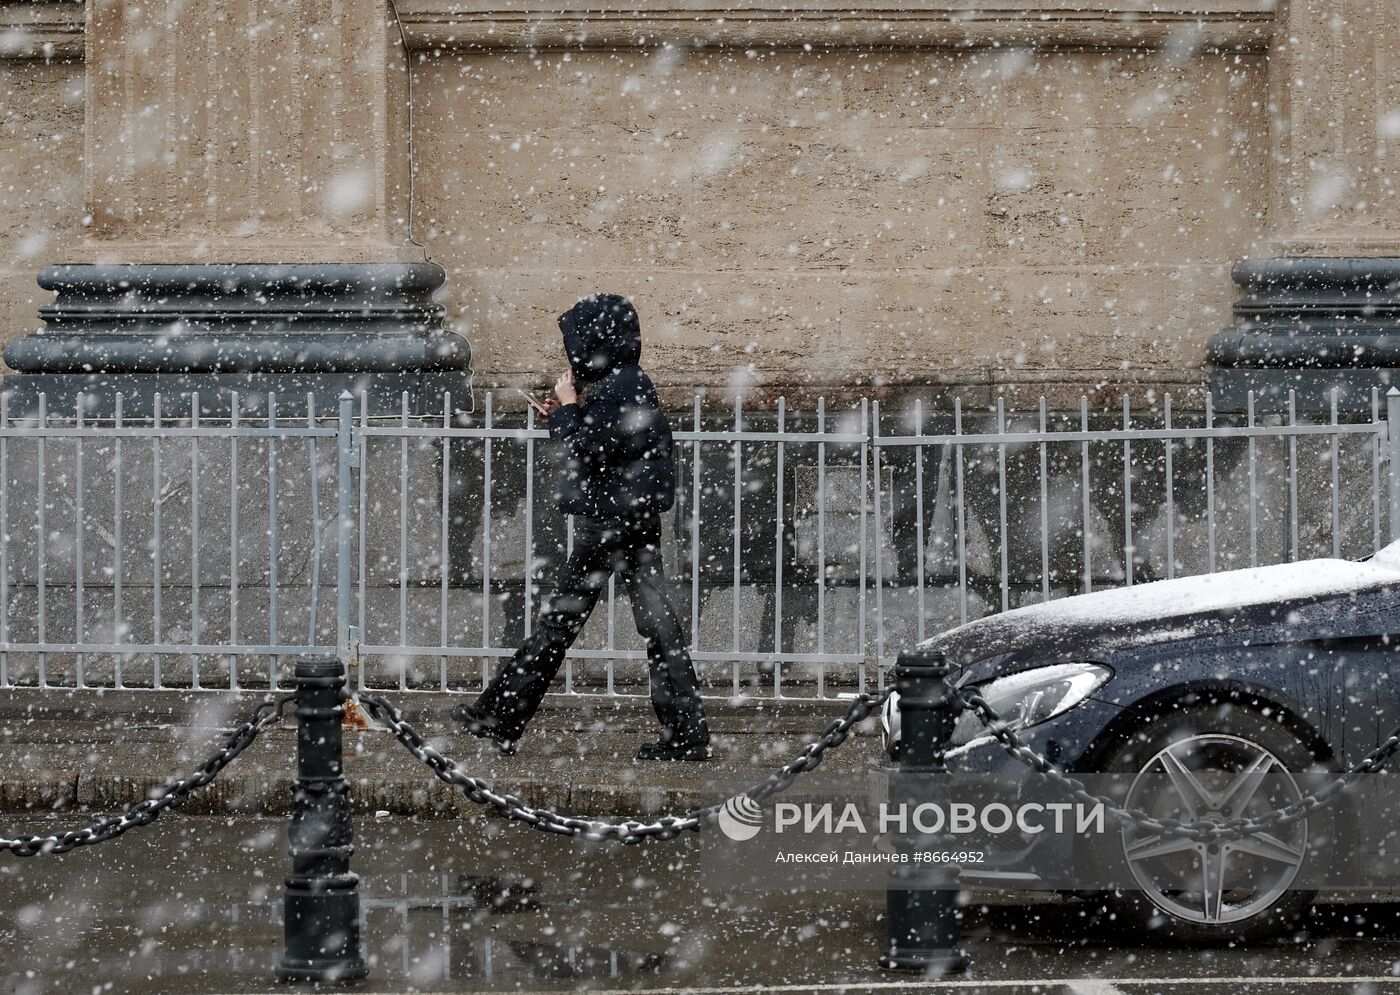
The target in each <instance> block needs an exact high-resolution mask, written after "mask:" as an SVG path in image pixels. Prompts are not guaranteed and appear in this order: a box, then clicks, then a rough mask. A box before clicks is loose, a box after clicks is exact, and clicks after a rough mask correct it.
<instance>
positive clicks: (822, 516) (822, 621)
mask: <svg viewBox="0 0 1400 995" xmlns="http://www.w3.org/2000/svg"><path fill="white" fill-rule="evenodd" d="M817 437H818V439H819V440H825V438H826V398H824V397H819V398H817ZM795 497H796V495H794V498H795ZM794 518H795V516H794ZM795 524H796V522H795V521H794V525H795ZM825 653H826V442H825V441H819V442H817V656H822V655H823V654H825ZM817 697H818V698H825V697H826V661H824V660H818V661H817Z"/></svg>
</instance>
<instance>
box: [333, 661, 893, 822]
mask: <svg viewBox="0 0 1400 995" xmlns="http://www.w3.org/2000/svg"><path fill="white" fill-rule="evenodd" d="M890 691H891V689H890V688H886V689H884V690H882V691H881V692H879V694H877V695H874V696H871V695H868V694H864V693H862V694H859V695H857V696H856V697H855V699H854V700H853V701H852V702H851V705H850V707H849V708H848V709H846V714H845V715H843V716H841V718H839V719H837V720H836V721H834V722H832V723H831V724H830V725H829V726H827V727H826V729H825V731H823V732H822V734H821V736H820V737H818V738H817V739H815V740H813V741H812V742H811V743H808V744H807V746H806V747H804V748H803V750H802V752H801V753H799V754H798V755H797V757H796V758H795V759H793V760H792V761H791V762H790V763H787V764H784V765H783V766H782V767H781V768H779V769H778V770H776V771H774V772H773V773H772V774H771V775H770V776H769V777H767V778H766V779H765V780H763V781H760V782H759V783H757V784H755V785H753V786H751V787H749V788H748V789H747V790H745V791H743V792H741V794H744V795H747V796H748V797H749V798H751V799H753V800H754V801H755V802H762V801H763V800H764V799H767V798H771V797H772V796H773V795H776V794H778V793H779V792H781V791H785V790H787V788H788V787H790V786H791V785H792V782H793V781H795V780H796V779H797V777H798V776H799V775H801V774H803V773H806V772H807V771H811V770H814V769H816V767H817V766H818V765H820V764H821V762H822V758H823V756H824V755H825V754H826V751H827V750H831V749H835V748H836V747H838V746H840V745H841V744H842V743H844V742H845V741H846V739H847V737H849V736H850V733H851V728H852V727H853V726H855V725H856V724H857V723H859V722H861V721H863V720H865V719H866V718H867V717H868V716H869V715H870V713H871V712H873V711H874V710H875V709H877V708H879V707H880V706H881V705H882V704H884V702H885V699H887V698H888V697H889V696H890ZM358 700H359V703H360V704H361V705H362V706H364V709H365V711H367V712H369V714H370V716H371V717H372V718H374V720H375V721H377V722H379V723H380V724H381V725H383V726H384V727H385V728H386V729H388V730H389V731H390V732H391V733H393V734H394V738H395V739H397V740H398V741H399V742H400V743H402V744H403V746H404V748H405V749H407V750H408V752H409V753H412V754H413V755H414V756H415V757H417V758H418V759H419V760H420V761H422V762H423V763H424V764H425V765H427V766H428V768H429V769H431V770H432V772H433V773H434V774H435V775H437V778H438V780H440V781H442V782H443V783H444V784H450V785H452V786H453V787H456V788H459V789H460V790H461V792H462V793H463V794H464V795H466V796H467V797H468V798H470V799H471V800H472V801H474V802H476V803H477V804H478V805H486V806H489V807H490V808H494V809H496V810H497V811H499V812H500V813H501V814H503V815H504V816H505V817H506V818H508V819H513V820H515V821H516V822H523V823H525V824H526V825H529V826H533V827H534V828H536V829H538V830H540V831H542V832H546V833H557V834H559V835H561V836H576V837H580V838H582V839H586V840H608V841H612V842H616V843H625V844H631V843H640V842H641V841H642V840H645V839H660V840H669V839H674V838H675V837H677V836H679V835H680V834H681V833H683V832H688V831H689V832H694V831H698V830H700V829H702V828H704V827H705V826H707V825H709V824H711V823H713V822H714V820H715V819H716V818H717V817H718V815H719V811H720V809H721V808H723V807H724V806H723V803H720V804H717V805H710V806H707V807H705V808H698V809H693V810H691V811H690V812H688V813H686V814H685V815H664V816H662V817H661V818H659V819H657V820H655V821H653V822H638V821H636V820H632V819H629V820H627V821H626V822H605V821H601V820H597V819H583V818H578V817H576V816H568V815H560V814H559V813H557V812H551V811H550V810H549V809H544V808H534V807H532V806H530V805H526V804H525V803H524V802H522V801H521V800H520V799H519V798H517V797H515V796H514V795H503V794H498V793H497V792H496V791H494V790H493V789H492V787H491V785H490V783H488V782H487V781H483V780H482V779H481V778H479V777H473V776H471V775H470V774H467V773H465V772H464V771H463V770H462V769H461V767H459V766H458V764H457V763H456V761H454V760H451V759H449V758H447V757H444V756H443V755H442V754H441V753H439V752H438V751H437V750H436V749H434V748H433V747H432V746H431V745H430V744H429V743H428V742H427V741H426V740H425V739H424V738H423V735H422V734H421V733H420V732H418V730H416V729H414V728H413V726H411V725H409V724H408V723H407V722H405V721H404V720H403V719H402V718H401V717H400V716H399V713H398V710H397V709H395V708H394V706H393V705H391V704H389V702H388V700H386V699H385V698H382V697H380V696H378V695H373V694H366V693H365V692H363V691H362V692H360V693H359V695H358Z"/></svg>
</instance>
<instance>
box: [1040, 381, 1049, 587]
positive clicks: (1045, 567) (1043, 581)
mask: <svg viewBox="0 0 1400 995" xmlns="http://www.w3.org/2000/svg"><path fill="white" fill-rule="evenodd" d="M1048 432H1049V422H1048V421H1047V419H1046V414H1045V395H1044V394H1042V395H1040V447H1039V448H1040V597H1041V600H1042V601H1049V600H1050V456H1049V453H1048V452H1047V449H1048V446H1047V440H1048V435H1047V433H1048Z"/></svg>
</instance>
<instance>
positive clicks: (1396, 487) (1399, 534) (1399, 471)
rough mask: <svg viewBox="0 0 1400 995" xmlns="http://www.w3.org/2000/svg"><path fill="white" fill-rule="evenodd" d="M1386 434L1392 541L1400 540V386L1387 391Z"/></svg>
mask: <svg viewBox="0 0 1400 995" xmlns="http://www.w3.org/2000/svg"><path fill="white" fill-rule="evenodd" d="M1385 434H1386V442H1387V443H1389V457H1390V462H1389V465H1388V466H1387V467H1386V470H1385V472H1386V480H1387V486H1388V488H1389V491H1390V494H1389V496H1390V541H1391V542H1400V388H1397V387H1391V388H1390V389H1389V390H1388V391H1386V392H1385Z"/></svg>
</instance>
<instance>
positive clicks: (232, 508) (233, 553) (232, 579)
mask: <svg viewBox="0 0 1400 995" xmlns="http://www.w3.org/2000/svg"><path fill="white" fill-rule="evenodd" d="M229 404H230V408H229V428H230V429H231V430H232V435H230V436H229V468H228V480H229V484H228V492H229V498H228V525H229V552H228V642H229V645H230V646H236V645H238V415H239V411H238V409H239V406H240V401H239V396H238V392H237V391H234V392H233V393H232V394H230V395H229ZM228 686H229V690H231V691H236V690H238V657H237V656H236V655H234V654H229V658H228Z"/></svg>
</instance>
